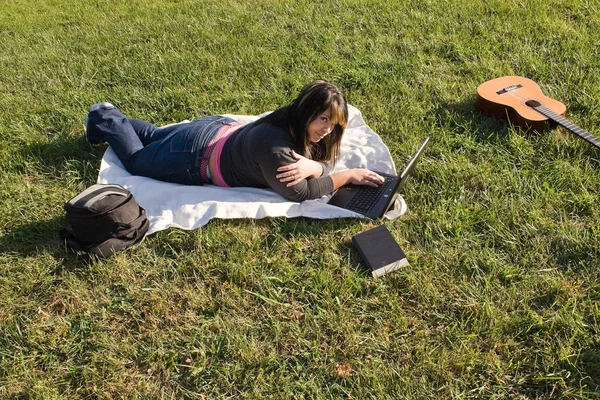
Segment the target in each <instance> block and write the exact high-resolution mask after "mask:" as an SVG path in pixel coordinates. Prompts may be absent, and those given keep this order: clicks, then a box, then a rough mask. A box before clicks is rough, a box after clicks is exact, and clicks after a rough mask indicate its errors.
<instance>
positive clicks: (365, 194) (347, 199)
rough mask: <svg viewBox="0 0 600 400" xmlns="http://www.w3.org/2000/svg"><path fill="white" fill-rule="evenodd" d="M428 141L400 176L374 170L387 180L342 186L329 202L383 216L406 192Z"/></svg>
mask: <svg viewBox="0 0 600 400" xmlns="http://www.w3.org/2000/svg"><path fill="white" fill-rule="evenodd" d="M428 142H429V138H427V139H425V140H424V141H423V143H422V144H421V147H419V150H417V152H416V154H415V155H414V156H413V157H412V158H411V159H410V161H409V162H408V164H407V165H406V167H405V168H404V171H402V173H401V174H400V176H395V175H390V174H384V173H381V172H378V171H374V172H377V173H378V174H379V175H381V176H383V177H384V178H385V182H384V183H383V184H381V185H380V186H379V187H372V186H363V185H352V184H350V185H346V186H342V187H341V188H339V189H338V190H337V192H335V193H334V195H333V196H332V197H331V199H329V201H328V202H327V204H331V205H334V206H337V207H341V208H345V209H347V210H350V211H354V212H357V213H359V214H363V215H364V216H366V217H367V218H370V219H373V220H375V219H378V218H381V217H383V215H384V214H385V213H386V212H387V210H388V209H389V208H390V206H391V205H392V204H394V201H395V200H396V196H397V195H398V194H399V193H400V194H401V193H403V192H404V186H405V185H406V181H407V180H408V179H409V178H410V177H411V175H412V173H413V171H414V169H415V166H416V165H417V161H419V158H420V157H421V154H423V151H424V150H425V146H427V143H428Z"/></svg>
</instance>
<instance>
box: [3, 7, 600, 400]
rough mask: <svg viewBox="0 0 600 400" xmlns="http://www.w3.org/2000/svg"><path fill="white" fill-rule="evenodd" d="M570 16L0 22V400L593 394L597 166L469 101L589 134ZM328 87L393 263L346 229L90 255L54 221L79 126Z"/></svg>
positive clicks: (302, 223)
mask: <svg viewBox="0 0 600 400" xmlns="http://www.w3.org/2000/svg"><path fill="white" fill-rule="evenodd" d="M599 15H600V7H599V6H598V4H597V3H596V2H593V1H586V0H554V1H550V2H543V1H539V0H533V1H527V2H516V1H500V0H496V1H488V2H478V1H469V2H458V1H456V2H452V1H442V0H426V1H421V2H400V1H389V0H385V1H383V0H382V1H379V0H373V1H358V0H343V1H335V2H311V1H287V0H285V1H284V0H272V1H267V0H259V1H247V0H239V1H214V0H206V1H199V2H198V1H187V0H181V1H169V2H167V1H165V2H153V1H148V0H138V1H116V2H115V1H112V2H105V1H94V2H79V1H65V0H54V1H45V0H44V1H32V0H19V1H16V0H4V1H2V5H1V7H0V93H1V95H0V171H1V174H2V180H1V181H0V207H1V208H0V209H2V213H0V330H1V331H0V398H15V399H30V398H31V399H34V398H35V399H37V398H40V399H59V398H61V399H62V398H65V399H75V398H165V399H166V398H177V399H179V398H190V399H196V398H197V399H201V398H286V399H287V398H305V399H309V398H352V399H369V398H372V399H398V398H418V399H421V398H443V399H450V398H460V399H479V398H495V399H519V398H521V399H524V398H539V399H551V398H573V399H580V398H586V399H587V398H591V399H593V398H596V399H598V398H600V321H599V320H600V310H599V303H600V283H599V282H600V272H599V269H598V266H599V264H600V263H599V259H600V242H599V239H598V238H599V234H600V203H599V196H598V195H599V192H600V178H599V177H600V161H599V160H600V158H599V154H600V153H599V152H598V150H596V149H594V148H593V147H592V146H590V145H589V144H587V143H585V142H583V141H581V140H579V139H577V138H576V137H574V135H572V134H570V133H569V132H567V131H564V130H561V129H557V130H553V131H551V132H547V133H544V134H539V135H532V134H528V133H524V132H521V131H519V130H516V129H514V128H513V127H511V126H510V125H509V124H507V123H505V122H504V121H500V120H494V119H491V118H489V117H486V116H484V115H481V114H479V113H478V112H477V111H476V110H475V108H474V99H475V91H476V88H477V86H478V85H479V84H480V83H482V82H484V81H486V80H489V79H492V78H495V77H498V76H503V75H522V76H526V77H528V78H530V79H533V80H535V81H536V82H538V83H539V84H540V86H541V88H542V90H543V91H544V93H545V94H546V95H548V96H549V97H552V98H555V99H557V100H560V101H562V102H564V103H565V104H566V105H567V113H568V118H570V119H572V120H573V121H574V122H576V123H578V124H579V125H581V126H582V127H583V128H584V129H586V130H588V131H589V132H590V133H592V134H595V135H597V136H600V106H599V104H600V44H599V43H600V36H599V32H600V18H599ZM316 78H325V79H329V80H331V81H334V82H335V83H337V84H339V85H340V86H341V87H342V88H343V89H344V90H345V92H346V95H347V97H348V100H349V102H350V103H351V104H353V105H355V106H356V107H358V108H359V109H360V110H361V111H362V112H363V115H364V118H365V120H366V122H367V124H368V125H369V126H371V127H372V128H373V129H374V130H375V131H376V132H378V133H379V134H380V135H381V136H382V138H383V139H384V141H385V142H386V144H387V145H388V146H389V148H390V150H391V152H392V154H393V156H394V159H395V161H396V164H398V165H402V164H403V163H404V161H405V160H406V159H407V157H409V156H410V154H411V153H412V152H413V151H414V149H415V148H416V146H417V145H418V144H419V143H420V142H421V140H422V139H423V138H424V137H425V136H431V138H432V142H431V145H430V147H429V148H428V152H427V154H426V157H425V158H424V159H423V162H422V163H421V164H420V165H419V169H418V172H417V174H416V176H415V179H414V180H413V181H411V182H412V183H411V184H410V185H409V187H408V193H407V195H406V199H407V202H408V204H409V208H410V212H409V213H408V214H406V215H404V216H402V217H401V218H399V219H397V220H395V221H393V222H390V223H388V227H389V228H390V230H391V231H392V232H393V234H394V236H395V237H396V239H397V240H398V242H399V243H400V245H401V246H402V247H403V248H404V250H405V251H406V253H407V254H408V256H409V260H410V262H411V265H410V267H408V268H405V269H402V270H400V271H397V272H395V273H394V274H391V275H388V276H386V277H384V278H382V279H376V280H373V279H370V278H369V276H368V274H367V273H366V271H365V270H364V267H363V266H362V263H361V261H360V259H359V256H358V254H357V253H356V252H355V250H354V249H353V248H352V245H351V242H350V240H351V237H352V236H353V235H354V234H356V233H359V232H362V231H364V230H366V229H368V228H370V227H373V226H375V225H376V224H374V223H369V222H366V221H364V220H353V219H347V220H331V221H317V220H309V219H302V218H298V219H289V220H288V219H280V218H273V219H266V220H257V221H255V220H215V221H212V222H211V223H209V224H208V225H207V226H204V227H202V228H201V229H198V230H196V231H192V232H186V231H179V230H175V229H171V230H167V231H162V232H159V233H157V234H155V235H152V236H150V237H148V238H147V239H146V240H145V241H144V242H143V243H142V244H141V245H140V246H138V247H136V248H134V249H131V250H129V251H127V252H123V253H120V254H118V255H116V256H115V257H113V258H111V259H109V260H104V261H102V260H93V261H91V262H85V261H84V260H82V259H80V258H78V257H77V256H75V255H73V254H71V253H69V252H67V251H66V250H65V249H64V247H63V246H62V245H61V243H60V242H59V241H58V229H59V228H60V227H61V226H62V224H63V222H64V212H63V210H62V205H63V203H64V202H65V201H66V200H68V199H69V198H70V197H72V196H73V195H74V194H76V193H77V192H79V191H80V190H82V189H84V188H85V187H87V186H88V185H90V184H92V183H94V182H95V180H96V176H97V170H98V167H99V164H100V159H101V157H102V154H103V151H104V148H103V147H91V146H89V145H88V144H87V143H86V142H85V140H84V139H83V136H84V128H83V117H84V115H85V113H86V111H87V109H88V107H89V106H90V105H91V104H93V103H95V102H99V101H110V102H112V103H114V104H116V105H118V106H119V107H120V108H121V109H122V110H123V111H124V112H125V113H126V114H128V115H130V116H132V117H138V118H143V119H147V120H150V121H153V122H155V123H157V124H165V123H169V122H174V121H180V120H182V119H190V118H194V117H197V116H201V115H207V114H216V113H235V114H258V113H262V112H264V111H267V110H272V109H274V108H276V107H278V106H280V105H283V104H286V103H287V102H289V101H290V100H291V99H292V98H293V97H294V95H295V94H296V93H297V91H298V90H299V89H300V88H301V87H302V86H303V85H304V84H306V83H308V82H309V81H311V80H313V79H316Z"/></svg>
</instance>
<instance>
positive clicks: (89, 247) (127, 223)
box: [60, 184, 150, 257]
mask: <svg viewBox="0 0 600 400" xmlns="http://www.w3.org/2000/svg"><path fill="white" fill-rule="evenodd" d="M64 209H65V211H66V212H67V215H66V224H65V227H64V228H62V229H61V230H60V237H61V239H62V240H63V241H64V242H65V244H66V245H67V247H68V248H69V249H71V250H73V251H75V252H76V253H78V254H80V255H89V254H94V255H96V256H98V257H110V256H111V255H113V254H114V253H115V252H117V251H121V250H123V249H125V248H128V247H131V246H133V245H134V244H137V243H139V242H140V241H141V240H142V239H143V238H144V235H145V234H146V232H147V231H148V227H149V225H150V224H149V221H148V218H147V217H146V210H144V209H143V208H142V207H140V205H139V204H138V203H137V201H135V199H134V198H133V194H131V192H130V191H129V190H127V189H125V188H124V187H122V186H120V185H114V184H96V185H93V186H90V187H89V188H87V189H85V190H84V191H83V192H81V193H79V194H78V195H77V196H75V197H73V198H72V199H71V200H69V201H67V202H66V203H65V205H64Z"/></svg>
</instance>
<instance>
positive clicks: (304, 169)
mask: <svg viewBox="0 0 600 400" xmlns="http://www.w3.org/2000/svg"><path fill="white" fill-rule="evenodd" d="M292 157H294V159H295V160H296V162H295V163H293V164H288V165H284V166H283V167H279V168H277V172H279V173H278V174H277V175H275V177H276V178H277V179H279V181H280V182H284V183H285V182H287V185H286V186H287V187H290V186H294V185H296V184H298V183H299V182H300V181H302V180H303V179H306V178H318V177H319V176H321V174H322V173H323V167H322V166H321V164H319V163H318V162H316V161H313V160H310V159H308V158H306V157H303V156H301V155H300V154H296V152H295V151H293V150H292Z"/></svg>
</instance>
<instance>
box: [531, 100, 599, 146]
mask: <svg viewBox="0 0 600 400" xmlns="http://www.w3.org/2000/svg"><path fill="white" fill-rule="evenodd" d="M532 108H533V109H535V110H536V111H538V112H540V113H542V114H544V115H545V116H546V117H548V118H550V119H551V120H552V121H554V122H556V123H557V124H559V125H560V126H562V127H563V128H565V129H567V130H569V131H571V132H573V133H574V134H576V135H577V136H579V137H580V138H582V139H583V140H585V141H587V142H588V143H591V144H592V145H594V146H596V147H597V148H598V149H600V140H598V138H597V137H595V136H593V135H591V134H590V133H588V132H587V131H586V130H585V129H583V128H581V127H580V126H578V125H577V124H574V123H573V122H571V121H569V120H567V119H566V118H565V117H563V116H562V115H560V114H558V113H556V112H554V111H552V110H551V109H549V108H548V107H546V106H544V105H543V104H542V105H539V106H536V107H532Z"/></svg>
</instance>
